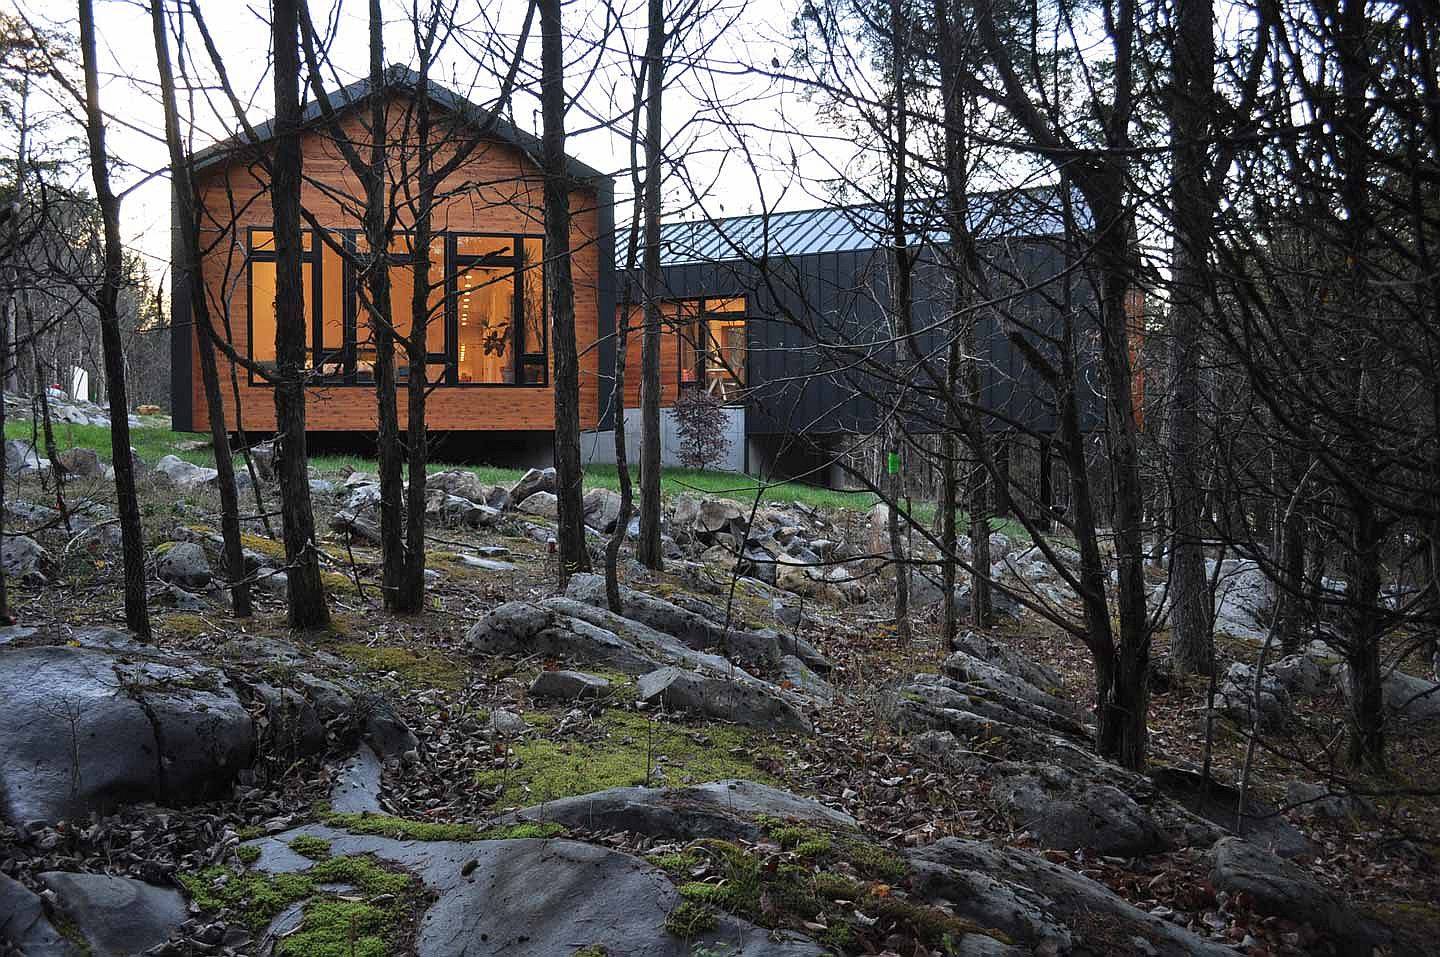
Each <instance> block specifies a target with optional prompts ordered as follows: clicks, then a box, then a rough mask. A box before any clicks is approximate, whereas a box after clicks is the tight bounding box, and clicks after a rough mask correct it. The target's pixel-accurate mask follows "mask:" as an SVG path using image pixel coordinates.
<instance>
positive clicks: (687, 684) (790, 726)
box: [636, 666, 810, 731]
mask: <svg viewBox="0 0 1440 957" xmlns="http://www.w3.org/2000/svg"><path fill="white" fill-rule="evenodd" d="M636 696H637V697H638V698H639V699H640V700H641V701H645V702H647V703H650V704H654V705H659V706H661V707H664V708H665V709H666V710H667V711H683V712H687V713H690V714H698V715H704V716H705V717H708V718H718V719H719V720H721V721H729V722H732V723H734V724H743V725H748V726H750V727H752V728H768V729H774V730H780V731H809V730H810V721H809V719H808V718H806V717H805V716H804V714H802V713H801V711H800V708H799V707H797V705H796V704H795V703H794V702H792V701H790V700H788V699H787V698H786V697H785V696H784V694H783V693H780V692H779V691H778V689H775V690H772V686H766V685H764V684H763V683H761V682H758V681H755V680H753V679H752V680H750V681H746V680H744V679H742V678H726V677H721V676H716V675H712V674H703V673H701V672H698V671H688V670H686V669H684V668H676V667H671V666H667V667H664V668H658V669H656V670H655V671H652V672H650V673H649V674H644V675H641V676H640V682H639V687H638V689H637V692H636Z"/></svg>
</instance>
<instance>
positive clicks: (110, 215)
mask: <svg viewBox="0 0 1440 957" xmlns="http://www.w3.org/2000/svg"><path fill="white" fill-rule="evenodd" d="M79 6H80V50H81V55H82V58H83V60H84V68H85V127H86V133H87V135H88V138H89V143H90V174H91V177H92V178H93V179H94V181H95V199H96V201H97V202H98V203H99V206H100V216H101V219H102V220H103V223H104V234H105V265H104V273H103V277H102V279H101V283H100V290H99V294H98V295H97V296H96V297H95V307H96V313H97V315H98V318H99V321H100V340H101V345H102V348H103V351H104V353H105V392H106V395H107V397H108V399H109V401H110V457H111V465H112V466H113V468H114V470H115V504H116V510H117V511H118V512H119V513H120V542H121V546H120V547H121V554H122V555H123V561H124V569H125V623H126V625H128V626H129V628H130V630H131V631H132V632H134V633H135V637H136V638H138V639H139V640H141V641H149V640H150V615H149V611H148V610H147V608H146V606H145V535H144V531H143V529H141V527H140V506H139V504H138V503H137V501H136V498H135V460H134V459H133V458H132V457H131V455H130V418H129V413H130V403H129V400H128V399H127V398H126V395H125V356H124V355H123V354H122V352H121V349H122V346H121V338H120V315H119V309H118V303H119V296H120V282H121V279H122V278H123V271H124V247H123V245H122V244H121V240H120V202H119V200H118V199H116V197H115V194H114V193H113V192H112V191H111V189H110V168H109V156H108V155H107V154H106V152H105V115H104V113H103V112H102V111H101V109H100V73H99V67H98V65H97V63H96V56H95V12H94V9H93V4H92V0H80V4H79Z"/></svg>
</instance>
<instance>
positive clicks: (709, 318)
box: [672, 298, 746, 402]
mask: <svg viewBox="0 0 1440 957" xmlns="http://www.w3.org/2000/svg"><path fill="white" fill-rule="evenodd" d="M674 309H675V312H674V317H673V319H672V322H673V323H674V325H675V327H676V332H677V334H678V336H679V360H680V385H681V386H702V387H703V388H705V389H706V390H707V391H709V392H711V393H713V394H715V395H719V396H720V397H721V398H723V399H725V400H726V401H727V402H731V401H736V400H738V399H739V398H740V397H741V391H742V390H743V389H744V386H745V362H746V336H745V300H744V299H743V298H729V299H685V300H681V301H679V302H677V303H675V304H674Z"/></svg>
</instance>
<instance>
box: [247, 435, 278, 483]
mask: <svg viewBox="0 0 1440 957" xmlns="http://www.w3.org/2000/svg"><path fill="white" fill-rule="evenodd" d="M250 461H252V462H254V463H255V474H256V475H258V476H259V477H260V481H262V482H273V481H275V442H274V441H273V440H271V441H268V442H261V443H260V444H258V445H256V446H253V447H252V448H251V449H250Z"/></svg>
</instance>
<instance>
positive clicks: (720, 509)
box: [693, 496, 746, 535]
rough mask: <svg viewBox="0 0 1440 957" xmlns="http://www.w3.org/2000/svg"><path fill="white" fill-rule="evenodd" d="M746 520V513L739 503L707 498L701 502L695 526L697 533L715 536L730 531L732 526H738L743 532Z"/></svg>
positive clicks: (726, 499) (724, 499)
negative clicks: (717, 533)
mask: <svg viewBox="0 0 1440 957" xmlns="http://www.w3.org/2000/svg"><path fill="white" fill-rule="evenodd" d="M745 518H746V513H745V511H744V510H743V509H742V508H740V504H739V503H738V502H734V501H731V500H730V499H728V498H715V497H713V496H706V497H705V498H702V499H701V500H700V504H699V506H698V508H697V510H696V514H695V521H694V523H693V524H694V526H695V529H696V531H700V532H705V533H707V534H712V535H713V534H715V533H716V532H728V531H730V530H731V527H732V525H738V526H739V527H740V528H741V529H742V530H743V529H744V527H745Z"/></svg>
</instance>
